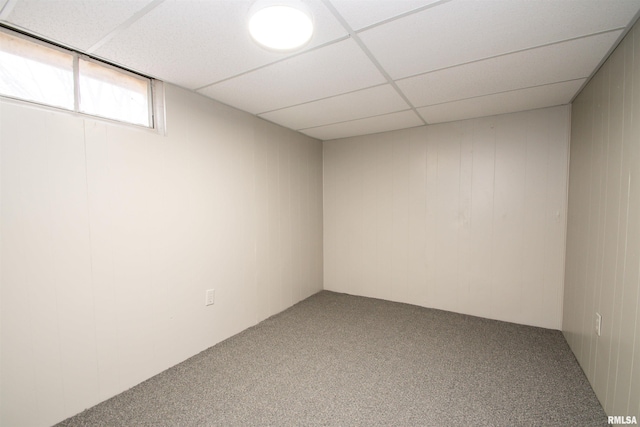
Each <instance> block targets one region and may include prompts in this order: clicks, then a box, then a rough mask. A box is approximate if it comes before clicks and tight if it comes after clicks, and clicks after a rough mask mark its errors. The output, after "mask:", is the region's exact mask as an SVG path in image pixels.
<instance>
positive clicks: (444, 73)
mask: <svg viewBox="0 0 640 427" xmlns="http://www.w3.org/2000/svg"><path fill="white" fill-rule="evenodd" d="M253 1H254V0H211V1H198V0H126V1H119V2H113V1H111V0H64V1H61V2H51V1H48V0H0V24H2V25H5V26H7V27H11V28H15V29H17V30H20V31H24V32H27V33H31V34H33V35H35V36H37V37H40V38H44V39H48V40H51V41H52V42H54V43H57V44H60V45H63V46H69V47H71V48H74V49H76V50H78V51H80V52H85V53H89V54H92V55H93V56H96V57H98V58H101V59H104V60H106V61H108V62H111V63H114V64H118V65H121V66H123V67H126V68H129V69H131V70H133V71H136V72H138V73H141V74H146V75H149V76H151V77H154V78H158V79H161V80H164V81H166V82H168V83H172V84H176V85H179V86H182V87H185V88H187V89H190V90H194V91H196V92H198V93H201V94H203V95H205V96H208V97H211V98H213V99H215V100H217V101H219V102H222V103H225V104H228V105H231V106H233V107H236V108H238V109H241V110H244V111H247V112H249V113H251V114H254V115H257V116H259V117H262V118H264V119H265V120H269V121H271V122H274V123H277V124H280V125H282V126H285V127H288V128H291V129H294V130H297V131H300V132H302V133H305V134H307V135H309V136H312V137H315V138H318V139H322V140H326V139H335V138H342V137H350V136H355V135H363V134H369V133H377V132H384V131H390V130H397V129H403V128H408V127H414V126H422V125H424V124H425V123H430V124H434V123H441V122H447V121H454V120H464V119H470V118H475V117H482V116H487V115H494V114H502V113H510V112H517V111H523V110H527V109H536V108H543V107H551V106H555V105H564V104H569V103H571V101H572V100H573V98H574V97H575V95H576V94H577V93H578V92H579V91H580V89H581V88H582V87H583V86H584V84H585V83H586V81H588V79H589V78H590V76H592V75H593V73H594V72H595V70H597V68H598V67H599V66H600V64H601V63H602V62H603V61H604V59H606V57H607V56H608V55H609V54H610V53H611V52H612V50H613V48H614V47H615V46H616V44H617V43H618V42H619V40H620V39H621V37H622V36H623V35H624V34H625V33H626V32H627V31H628V29H629V28H630V27H631V26H632V25H633V24H634V22H635V20H636V19H637V16H638V13H639V11H640V0H615V1H612V0H439V1H437V0H403V1H398V0H303V1H304V2H305V3H306V4H307V5H308V7H309V9H310V12H311V13H312V15H313V17H314V23H315V27H316V28H315V32H314V36H313V38H312V40H311V41H310V42H309V44H308V45H307V46H305V47H304V48H303V49H302V50H300V51H298V52H290V53H277V52H272V51H267V50H265V49H262V48H261V47H260V46H258V45H257V43H255V42H253V41H252V40H251V39H250V37H249V35H248V31H247V28H246V23H247V13H248V11H249V8H250V7H251V6H252V4H253Z"/></svg>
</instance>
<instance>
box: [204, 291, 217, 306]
mask: <svg viewBox="0 0 640 427" xmlns="http://www.w3.org/2000/svg"><path fill="white" fill-rule="evenodd" d="M215 301H216V290H215V289H207V292H206V295H205V302H204V304H205V305H213V304H214V303H215Z"/></svg>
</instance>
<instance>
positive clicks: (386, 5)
mask: <svg viewBox="0 0 640 427" xmlns="http://www.w3.org/2000/svg"><path fill="white" fill-rule="evenodd" d="M329 1H330V2H331V3H332V4H333V6H334V7H335V8H336V10H337V11H338V12H340V15H341V16H342V17H343V18H344V19H345V21H347V23H348V24H349V26H350V27H351V29H353V30H356V31H357V30H359V29H362V28H365V27H368V26H370V25H373V24H377V23H378V22H383V21H386V20H387V19H391V18H394V17H396V16H399V15H402V14H404V13H407V12H410V11H412V10H416V9H419V8H421V7H424V6H427V5H430V4H433V3H437V2H440V1H442V0H402V1H389V0H329Z"/></svg>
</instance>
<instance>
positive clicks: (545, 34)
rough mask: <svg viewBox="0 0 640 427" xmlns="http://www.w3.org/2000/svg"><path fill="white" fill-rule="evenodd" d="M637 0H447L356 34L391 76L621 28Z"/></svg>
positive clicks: (629, 17)
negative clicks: (448, 0)
mask: <svg viewBox="0 0 640 427" xmlns="http://www.w3.org/2000/svg"><path fill="white" fill-rule="evenodd" d="M639 5H640V0H617V1H600V0H581V1H513V0H487V1H468V0H467V1H465V0H461V1H455V0H454V1H451V2H448V3H444V4H440V5H437V6H435V7H432V8H429V9H427V10H424V11H422V12H418V13H415V14H412V15H409V16H406V17H403V18H401V19H397V20H395V21H391V22H389V23H387V24H383V25H380V26H377V27H374V28H372V29H370V30H366V31H363V32H362V33H360V34H359V36H360V38H361V39H362V40H363V42H364V43H365V44H366V45H367V47H368V48H369V49H370V51H371V52H372V53H373V54H374V56H375V57H376V58H377V59H378V61H379V62H380V64H381V65H382V66H383V67H384V68H385V70H386V71H387V72H388V73H389V74H390V75H391V77H392V78H394V79H399V78H403V77H408V76H412V75H416V74H421V73H425V72H427V71H433V70H438V69H441V68H445V67H451V66H453V65H459V64H463V63H467V62H470V61H475V60H479V59H485V58H489V57H492V56H496V55H500V54H504V53H509V52H515V51H517V50H521V49H526V48H532V47H537V46H540V45H543V44H548V43H552V42H557V41H563V40H567V39H570V38H575V37H579V36H584V35H588V34H592V33H595V32H601V31H606V30H610V29H615V28H621V27H624V26H625V25H627V24H628V23H629V22H630V21H631V19H632V18H633V17H634V15H635V13H636V12H637V10H638V6H639Z"/></svg>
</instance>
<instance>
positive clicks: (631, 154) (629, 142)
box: [563, 25, 640, 417]
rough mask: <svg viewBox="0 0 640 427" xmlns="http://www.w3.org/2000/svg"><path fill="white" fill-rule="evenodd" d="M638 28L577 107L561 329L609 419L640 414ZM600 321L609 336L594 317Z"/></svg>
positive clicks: (601, 71) (573, 133)
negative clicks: (638, 349)
mask: <svg viewBox="0 0 640 427" xmlns="http://www.w3.org/2000/svg"><path fill="white" fill-rule="evenodd" d="M639 49H640V31H638V27H637V25H636V26H635V27H634V28H633V29H632V30H631V32H630V33H629V34H628V35H627V36H626V37H625V39H624V40H623V41H622V42H621V44H620V45H619V46H618V47H617V49H616V51H614V53H613V54H612V55H611V57H610V58H609V59H608V60H607V62H605V64H604V65H603V66H602V68H601V69H600V70H599V71H598V73H597V74H596V75H595V76H594V78H593V79H592V80H591V81H590V82H589V83H588V85H587V86H586V87H585V89H584V90H583V91H582V92H581V93H580V95H579V96H578V97H577V99H576V101H575V103H574V109H573V120H572V136H571V168H570V177H569V216H568V224H567V230H568V231H567V252H566V258H567V268H566V273H565V297H564V320H563V330H564V332H565V335H566V336H567V341H568V342H569V345H570V346H571V348H572V350H573V351H574V353H575V354H576V357H577V359H578V361H579V362H580V364H581V365H582V367H583V368H584V370H585V372H586V374H587V378H588V379H589V381H590V382H591V384H592V386H593V388H594V390H595V392H596V395H597V396H598V398H599V399H600V401H601V402H602V404H603V406H604V408H605V411H606V412H607V413H608V414H609V415H624V416H636V417H639V416H640V386H639V385H638V384H639V383H640V368H639V366H640V356H639V354H640V352H638V351H637V348H638V345H639V344H640V343H639V342H638V339H639V338H638V331H640V324H639V323H640V322H639V321H638V304H639V303H640V301H639V300H638V296H639V295H640V290H639V287H640V184H638V182H639V181H638V180H639V178H638V176H640V144H638V140H639V138H640V124H639V121H638V120H637V117H638V111H639V108H640V80H639V78H638V75H639V74H640V60H638V58H640V51H639ZM596 312H598V313H600V314H601V315H602V331H601V336H598V335H597V334H596V332H595V327H594V326H595V313H596Z"/></svg>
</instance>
